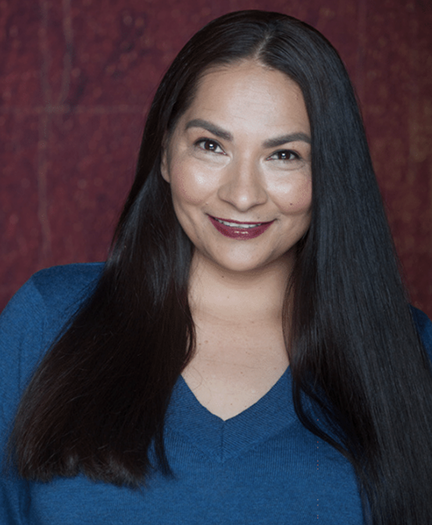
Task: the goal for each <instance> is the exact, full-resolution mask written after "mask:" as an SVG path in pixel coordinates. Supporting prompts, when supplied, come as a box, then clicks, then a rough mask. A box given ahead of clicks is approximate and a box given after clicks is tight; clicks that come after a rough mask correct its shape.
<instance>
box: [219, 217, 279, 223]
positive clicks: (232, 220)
mask: <svg viewBox="0 0 432 525" xmlns="http://www.w3.org/2000/svg"><path fill="white" fill-rule="evenodd" d="M210 217H211V218H212V219H216V220H218V221H224V222H234V223H235V224H266V223H269V222H273V221H252V222H249V221H236V220H234V219H224V218H223V217H216V216H215V215H210Z"/></svg>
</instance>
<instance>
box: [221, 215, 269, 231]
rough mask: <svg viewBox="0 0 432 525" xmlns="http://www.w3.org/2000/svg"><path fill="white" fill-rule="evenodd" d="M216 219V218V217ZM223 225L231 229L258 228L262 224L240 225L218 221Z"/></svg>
mask: <svg viewBox="0 0 432 525" xmlns="http://www.w3.org/2000/svg"><path fill="white" fill-rule="evenodd" d="M215 219H216V217H215ZM216 220H217V221H218V222H220V223H221V224H225V226H230V227H231V228H246V229H248V228H256V227H257V226H261V224H262V222H257V223H256V224H241V223H240V224H239V223H238V222H227V221H221V220H220V219H216Z"/></svg>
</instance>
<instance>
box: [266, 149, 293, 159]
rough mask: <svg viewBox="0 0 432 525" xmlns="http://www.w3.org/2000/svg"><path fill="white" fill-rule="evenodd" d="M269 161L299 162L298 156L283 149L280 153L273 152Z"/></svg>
mask: <svg viewBox="0 0 432 525" xmlns="http://www.w3.org/2000/svg"><path fill="white" fill-rule="evenodd" d="M269 159H270V160H283V161H293V160H299V159H300V155H299V154H298V153H296V152H295V151H291V150H289V149H283V150H280V151H275V152H274V153H273V155H270V157H269Z"/></svg>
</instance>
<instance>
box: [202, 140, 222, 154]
mask: <svg viewBox="0 0 432 525" xmlns="http://www.w3.org/2000/svg"><path fill="white" fill-rule="evenodd" d="M206 144H207V145H209V144H212V145H213V146H214V149H208V148H206V147H205V145H206ZM195 146H197V147H198V148H200V149H202V150H203V151H208V152H210V153H216V154H217V155H220V154H221V153H220V152H217V151H215V150H217V148H219V149H220V150H221V152H223V153H224V151H223V149H222V147H221V146H220V144H219V143H218V142H217V141H216V140H213V139H199V140H197V141H196V142H195Z"/></svg>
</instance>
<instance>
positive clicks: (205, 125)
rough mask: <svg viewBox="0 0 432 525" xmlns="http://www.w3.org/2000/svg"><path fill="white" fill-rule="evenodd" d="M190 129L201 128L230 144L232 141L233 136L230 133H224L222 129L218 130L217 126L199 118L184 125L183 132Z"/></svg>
mask: <svg viewBox="0 0 432 525" xmlns="http://www.w3.org/2000/svg"><path fill="white" fill-rule="evenodd" d="M190 128H202V129H205V130H207V131H209V132H210V133H212V134H213V135H215V136H216V137H219V138H220V139H224V140H229V141H231V142H232V140H233V136H232V135H231V133H230V132H229V131H225V130H224V129H222V128H220V127H219V126H216V125H215V124H212V123H211V122H209V121H208V120H202V119H200V118H196V119H193V120H190V121H189V122H188V123H187V124H186V127H185V130H186V129H190Z"/></svg>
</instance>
